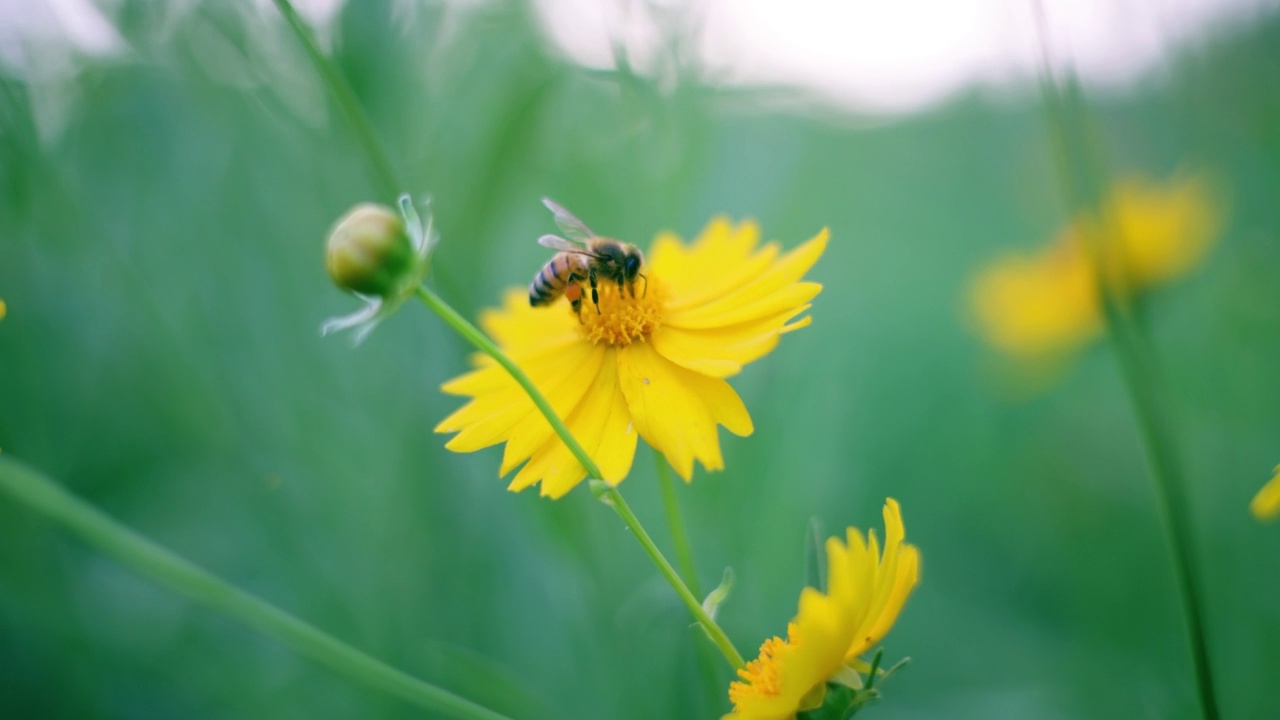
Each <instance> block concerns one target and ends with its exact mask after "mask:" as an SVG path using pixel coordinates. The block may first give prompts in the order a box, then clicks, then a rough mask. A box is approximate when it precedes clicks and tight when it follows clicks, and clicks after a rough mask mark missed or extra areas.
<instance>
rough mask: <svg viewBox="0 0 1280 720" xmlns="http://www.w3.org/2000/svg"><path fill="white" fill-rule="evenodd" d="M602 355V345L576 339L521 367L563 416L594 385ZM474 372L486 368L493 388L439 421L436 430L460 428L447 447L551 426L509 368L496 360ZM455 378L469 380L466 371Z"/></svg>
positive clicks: (473, 446) (460, 448)
mask: <svg viewBox="0 0 1280 720" xmlns="http://www.w3.org/2000/svg"><path fill="white" fill-rule="evenodd" d="M603 361H604V349H603V348H599V347H596V346H593V345H588V344H585V343H574V344H569V345H565V346H563V347H561V348H560V349H559V354H558V357H556V358H554V359H551V360H549V359H547V358H542V359H540V361H538V362H535V363H530V364H527V365H526V364H521V369H522V370H524V371H525V374H527V375H528V376H529V379H530V380H532V381H533V384H534V386H536V387H537V388H538V389H539V390H540V391H541V392H542V394H543V395H544V396H546V398H547V402H549V403H551V407H552V408H553V409H554V410H555V411H556V413H557V414H558V415H560V416H561V417H563V416H564V414H565V413H567V412H569V411H570V410H572V409H573V408H574V407H576V406H577V404H578V401H579V400H581V399H582V396H583V394H584V393H586V391H587V389H588V388H590V387H591V380H592V378H594V377H595V374H596V373H598V372H599V369H600V365H601V364H602V363H603ZM471 374H472V375H477V374H483V381H484V382H486V383H492V384H493V388H492V389H490V390H488V391H487V392H485V393H483V394H480V393H478V394H477V395H476V397H475V399H474V400H472V401H471V402H469V403H467V404H466V405H464V406H462V407H461V408H459V409H458V410H457V411H456V412H454V413H453V414H452V415H450V416H449V417H447V418H445V419H444V420H443V421H441V422H440V424H439V425H437V426H436V429H435V430H436V432H443V433H447V432H457V433H458V434H457V435H455V436H454V437H453V438H452V439H450V440H449V442H448V443H446V444H445V447H447V448H449V449H450V450H453V451H455V452H472V451H474V450H479V449H480V448H484V447H489V446H490V445H494V444H497V443H499V442H502V441H503V440H506V439H507V438H508V437H511V436H512V434H513V433H516V434H521V435H523V433H531V434H533V433H539V432H541V433H543V434H549V433H550V432H551V426H550V425H549V424H548V423H547V420H546V418H545V417H543V416H542V413H541V412H539V411H538V409H537V408H536V407H535V406H534V404H533V401H532V400H531V399H529V396H528V394H526V393H525V391H524V389H523V388H521V387H520V385H519V384H518V383H517V382H516V381H515V379H514V378H512V377H511V375H510V373H508V372H507V371H506V369H504V368H502V367H500V366H497V365H493V366H492V367H488V368H485V369H482V370H477V371H475V372H474V373H471ZM455 382H457V383H458V384H463V385H465V384H467V383H469V382H471V380H470V379H468V378H467V376H463V378H459V380H458V381H455ZM476 384H480V381H476ZM534 445H535V446H536V443H534ZM530 451H531V450H530ZM525 457H527V455H525Z"/></svg>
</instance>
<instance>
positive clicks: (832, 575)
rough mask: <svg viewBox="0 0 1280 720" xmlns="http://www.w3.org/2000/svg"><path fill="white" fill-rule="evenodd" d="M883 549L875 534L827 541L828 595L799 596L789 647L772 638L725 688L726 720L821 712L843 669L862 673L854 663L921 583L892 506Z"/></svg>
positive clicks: (914, 553) (852, 531)
mask: <svg viewBox="0 0 1280 720" xmlns="http://www.w3.org/2000/svg"><path fill="white" fill-rule="evenodd" d="M884 527H885V546H884V555H883V556H881V554H880V548H879V545H878V544H877V543H876V536H875V531H870V532H868V533H867V539H866V541H865V542H864V541H863V538H862V533H860V532H859V531H858V530H857V529H856V528H849V529H848V531H847V533H846V535H847V542H846V543H842V542H840V539H839V538H831V539H829V540H827V593H826V594H825V595H824V594H822V593H821V592H818V591H817V590H815V589H813V588H805V589H804V590H803V591H802V592H801V593H800V607H799V611H798V613H797V614H796V617H795V619H794V620H792V621H791V623H790V624H789V625H788V626H787V639H786V640H783V639H781V638H777V637H774V638H770V639H769V640H766V641H765V643H764V644H763V645H761V646H760V657H758V658H756V659H755V660H752V661H751V662H749V663H747V667H746V669H744V670H739V671H738V676H739V677H740V678H741V680H738V681H734V682H733V683H732V684H731V685H730V686H729V700H730V701H732V702H733V712H731V713H729V714H728V715H726V716H725V717H724V720H783V719H784V718H793V717H795V715H796V713H797V712H801V711H804V710H811V709H813V708H815V707H818V706H819V705H821V704H822V698H823V695H824V693H825V690H826V682H827V680H828V679H829V678H831V677H832V676H834V675H836V674H837V673H840V672H841V671H843V670H844V668H846V667H847V666H855V667H859V668H860V669H863V670H864V671H865V667H862V666H861V663H859V661H858V656H859V655H861V654H862V653H864V652H866V651H867V650H869V649H871V647H872V646H873V645H875V644H876V643H878V642H879V641H880V639H881V638H883V637H884V636H885V634H887V633H888V632H889V629H890V628H892V627H893V623H894V621H896V620H897V618H898V613H899V612H901V611H902V606H903V604H904V603H906V601H907V596H908V595H910V594H911V590H912V589H913V588H915V586H916V584H917V583H918V582H919V580H920V553H919V551H918V550H916V548H915V546H913V545H908V544H906V543H904V542H902V540H903V537H904V536H905V531H904V530H903V526H902V514H901V511H900V510H899V509H898V503H897V501H895V500H893V499H892V498H889V499H887V500H886V501H885V505H884Z"/></svg>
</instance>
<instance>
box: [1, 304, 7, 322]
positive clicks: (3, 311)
mask: <svg viewBox="0 0 1280 720" xmlns="http://www.w3.org/2000/svg"><path fill="white" fill-rule="evenodd" d="M8 312H9V306H8V305H5V304H4V301H3V300H0V320H3V319H4V316H5V315H6V314H7V313H8Z"/></svg>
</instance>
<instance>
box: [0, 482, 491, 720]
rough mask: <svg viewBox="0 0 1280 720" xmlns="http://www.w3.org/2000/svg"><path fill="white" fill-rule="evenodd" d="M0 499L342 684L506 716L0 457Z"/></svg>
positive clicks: (453, 709) (423, 704)
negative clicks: (282, 646)
mask: <svg viewBox="0 0 1280 720" xmlns="http://www.w3.org/2000/svg"><path fill="white" fill-rule="evenodd" d="M0 492H3V493H5V494H7V495H9V497H11V498H13V499H14V500H16V501H18V502H19V503H22V504H23V505H26V506H27V507H29V508H31V509H32V510H35V511H37V512H39V513H41V514H43V515H44V516H45V517H46V518H48V519H50V520H52V521H54V522H56V523H58V524H59V525H61V526H62V527H63V528H64V529H66V530H69V531H71V532H72V533H74V534H76V535H79V536H80V537H81V538H82V539H83V540H85V541H86V542H88V543H89V544H90V545H92V546H94V547H95V548H97V549H98V550H100V551H102V552H103V553H105V554H107V555H110V556H111V557H114V558H115V559H116V560H118V561H119V562H120V563H121V564H123V565H125V566H126V567H128V568H130V569H131V570H133V571H135V572H137V573H138V574H140V575H142V576H144V577H147V578H149V579H151V580H153V581H155V582H156V583H159V584H160V585H164V586H166V587H168V588H169V589H170V590H173V591H175V592H177V593H179V594H181V595H185V596H187V597H188V598H190V599H191V600H193V601H195V602H196V603H198V604H200V605H204V606H205V607H208V608H210V609H212V610H215V611H217V612H220V613H222V614H224V615H227V616H229V617H232V618H235V619H236V620H239V621H240V622H242V623H244V624H245V625H248V626H249V627H252V628H254V629H256V630H258V631H259V632H261V633H263V634H264V635H267V636H269V637H272V638H274V639H276V640H278V641H280V642H281V643H283V644H285V645H287V646H288V647H290V648H292V649H293V650H294V651H296V652H297V653H298V654H300V655H304V656H306V657H309V658H311V659H312V660H314V661H316V662H317V663H319V664H321V665H324V666H326V667H328V668H329V669H330V670H332V671H333V672H335V673H337V674H339V675H342V676H343V677H346V678H348V679H350V680H352V681H355V682H358V683H363V684H364V685H367V686H369V687H372V688H374V689H377V690H380V691H382V692H386V693H388V694H391V695H395V696H397V697H399V698H401V699H402V700H405V701H407V702H409V703H412V704H414V705H416V706H418V707H420V708H422V709H423V710H426V711H428V712H431V713H439V714H441V715H446V716H449V717H455V718H462V720H508V718H507V717H506V716H505V715H501V714H499V713H497V712H495V711H493V710H490V709H488V708H486V707H483V706H481V705H477V704H476V703H474V702H472V701H470V700H467V699H465V698H462V697H459V696H457V695H454V694H452V693H450V692H448V691H446V690H443V689H441V688H438V687H436V686H434V685H431V684H428V683H426V682H423V681H422V680H419V679H418V678H415V677H413V676H412V675H409V674H408V673H405V672H403V671H401V670H397V669H396V668H394V667H391V666H390V665H387V664H386V663H384V662H382V661H381V660H378V659H377V658H375V657H373V656H371V655H368V654H367V653H364V652H362V651H360V650H357V649H356V648H353V647H351V646H350V645H347V644H346V643H344V642H342V641H341V640H338V639H337V638H335V637H333V636H332V635H329V634H328V633H325V632H324V631H323V630H320V629H319V628H317V627H315V626H314V625H311V624H309V623H306V622H303V621H302V620H300V619H298V618H297V617H295V616H293V615H291V614H289V613H287V612H285V611H284V610H281V609H280V608H278V607H276V606H274V605H272V604H270V603H268V602H266V601H264V600H261V599H259V598H257V597H254V596H253V595H250V594H249V593H247V592H245V591H243V590H241V589H239V588H237V587H235V586H234V585H231V584H230V583H228V582H226V581H225V580H222V579H221V578H219V577H217V576H216V575H213V574H212V573H210V572H208V571H207V570H205V569H203V568H201V567H199V566H197V565H195V564H194V563H191V562H190V561H188V560H186V559H185V558H182V557H180V556H178V555H176V554H174V553H173V552H171V551H169V550H167V549H165V548H163V547H161V546H160V545H157V544H156V543H154V542H152V541H151V540H149V539H147V538H145V537H143V536H142V535H139V534H138V533H136V532H134V531H133V530H132V529H130V528H128V527H126V526H124V525H123V524H121V523H120V522H118V521H117V520H115V519H113V518H111V517H110V516H108V515H106V514H105V513H103V512H102V511H101V510H98V509H97V508H95V507H93V506H92V505H89V504H88V503H86V502H85V501H83V500H81V499H80V498H77V497H76V496H74V495H72V494H71V493H69V492H67V491H66V490H64V489H63V488H62V487H60V486H58V485H57V484H56V483H54V482H53V481H51V480H49V479H48V478H46V477H44V476H43V475H40V474H39V473H37V472H35V471H33V470H30V469H28V468H27V467H25V466H23V465H20V464H18V463H16V462H14V461H12V460H10V459H8V458H4V457H0Z"/></svg>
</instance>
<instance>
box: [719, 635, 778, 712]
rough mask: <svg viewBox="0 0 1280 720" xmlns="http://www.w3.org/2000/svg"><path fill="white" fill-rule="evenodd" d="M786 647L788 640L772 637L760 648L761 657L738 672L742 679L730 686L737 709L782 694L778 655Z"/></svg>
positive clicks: (730, 695)
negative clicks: (754, 701) (754, 699)
mask: <svg viewBox="0 0 1280 720" xmlns="http://www.w3.org/2000/svg"><path fill="white" fill-rule="evenodd" d="M786 647H788V643H787V641H786V640H783V639H782V638H780V637H771V638H769V639H768V640H765V641H764V644H763V645H761V646H760V657H758V658H756V659H755V660H752V661H751V662H749V663H747V666H746V667H745V668H743V669H741V670H739V671H738V677H740V678H742V679H741V680H735V681H734V682H732V683H730V684H729V701H730V702H732V703H733V705H734V707H735V708H736V707H739V706H742V705H745V704H750V702H751V700H752V699H753V698H759V697H775V696H777V695H778V693H779V692H781V690H782V687H781V684H780V683H779V682H778V659H777V655H778V653H779V651H781V650H783V649H785V648H786Z"/></svg>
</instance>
